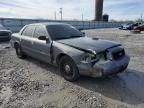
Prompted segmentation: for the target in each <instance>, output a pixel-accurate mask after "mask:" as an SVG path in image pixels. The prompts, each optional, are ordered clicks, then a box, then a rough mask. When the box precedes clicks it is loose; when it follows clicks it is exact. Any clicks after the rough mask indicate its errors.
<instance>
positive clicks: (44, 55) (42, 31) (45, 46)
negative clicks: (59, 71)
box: [33, 25, 51, 63]
mask: <svg viewBox="0 0 144 108" xmlns="http://www.w3.org/2000/svg"><path fill="white" fill-rule="evenodd" d="M40 36H45V37H46V38H47V40H49V41H46V40H40V39H38V38H39V37H40ZM33 37H34V40H33V49H34V51H35V53H34V54H35V56H36V57H37V58H38V59H40V60H42V61H45V62H48V63H51V54H50V49H51V41H50V38H49V35H48V32H47V29H46V27H45V26H44V25H37V26H36V28H35V31H34V35H33Z"/></svg>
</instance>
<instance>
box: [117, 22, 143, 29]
mask: <svg viewBox="0 0 144 108" xmlns="http://www.w3.org/2000/svg"><path fill="white" fill-rule="evenodd" d="M141 24H142V23H140V22H138V23H128V24H123V25H121V26H120V27H119V29H122V30H132V29H133V28H134V27H136V26H139V25H141Z"/></svg>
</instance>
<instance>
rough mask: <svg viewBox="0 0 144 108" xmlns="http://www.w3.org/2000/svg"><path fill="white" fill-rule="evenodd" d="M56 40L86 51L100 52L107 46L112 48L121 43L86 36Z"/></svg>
mask: <svg viewBox="0 0 144 108" xmlns="http://www.w3.org/2000/svg"><path fill="white" fill-rule="evenodd" d="M57 42H59V43H61V44H65V45H68V46H70V47H73V48H76V49H79V50H83V51H88V52H89V51H96V53H100V52H103V51H105V50H107V49H109V48H113V47H117V46H120V45H121V44H120V43H117V42H113V41H109V40H102V39H96V38H88V37H81V38H73V39H64V40H59V41H57Z"/></svg>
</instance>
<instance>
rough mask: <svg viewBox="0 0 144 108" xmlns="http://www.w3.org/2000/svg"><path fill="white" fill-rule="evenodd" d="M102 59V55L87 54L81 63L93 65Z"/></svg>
mask: <svg viewBox="0 0 144 108" xmlns="http://www.w3.org/2000/svg"><path fill="white" fill-rule="evenodd" d="M100 59H101V55H99V54H89V53H87V54H85V55H84V56H83V57H82V60H81V63H92V62H96V61H99V60H100Z"/></svg>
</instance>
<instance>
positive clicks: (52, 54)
mask: <svg viewBox="0 0 144 108" xmlns="http://www.w3.org/2000/svg"><path fill="white" fill-rule="evenodd" d="M11 44H12V46H13V47H14V48H15V50H16V54H17V56H18V57H19V58H24V57H25V56H26V55H29V56H32V57H34V58H37V59H39V60H41V61H44V62H47V63H50V64H52V65H55V66H58V67H59V70H60V72H61V74H62V76H63V77H64V78H65V79H66V80H68V81H75V80H77V79H78V78H79V77H80V75H86V76H92V77H102V76H107V75H111V74H117V73H119V72H123V71H124V70H125V69H126V68H127V66H128V64H129V60H130V58H129V56H128V55H127V54H126V52H125V50H124V48H123V46H122V45H121V44H120V43H117V42H114V41H109V40H103V39H97V38H89V37H86V36H85V35H84V34H83V33H82V32H80V31H79V30H77V29H76V28H75V27H73V26H71V25H68V24H62V23H38V24H30V25H26V26H25V27H24V28H22V29H21V31H20V32H19V33H18V34H13V35H12V38H11Z"/></svg>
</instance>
